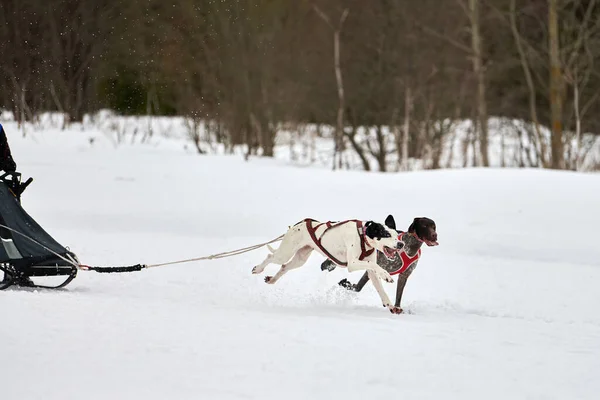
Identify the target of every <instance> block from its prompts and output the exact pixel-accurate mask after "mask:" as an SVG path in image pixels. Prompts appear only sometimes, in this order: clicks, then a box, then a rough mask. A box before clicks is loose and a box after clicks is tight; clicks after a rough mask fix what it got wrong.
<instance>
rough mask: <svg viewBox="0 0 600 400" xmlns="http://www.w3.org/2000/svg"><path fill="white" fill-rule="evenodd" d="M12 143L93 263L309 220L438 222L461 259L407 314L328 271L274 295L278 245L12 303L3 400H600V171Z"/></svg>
mask: <svg viewBox="0 0 600 400" xmlns="http://www.w3.org/2000/svg"><path fill="white" fill-rule="evenodd" d="M8 133H9V140H10V141H11V146H12V149H13V153H14V156H15V158H16V160H17V162H18V164H19V169H20V170H21V171H22V172H23V173H24V174H25V175H26V176H29V175H31V176H33V177H34V178H35V181H34V183H33V184H32V185H31V186H30V187H29V188H28V189H27V191H26V192H25V194H24V198H23V205H24V207H25V209H26V210H27V211H28V212H29V213H30V214H31V215H32V216H33V217H34V218H35V219H36V220H37V221H38V222H39V223H40V224H41V225H42V226H43V227H44V228H45V229H46V230H47V231H48V232H49V233H50V234H52V235H53V236H54V237H55V238H56V239H57V240H58V241H59V242H61V243H62V244H64V245H67V246H70V248H71V249H73V250H74V251H75V252H76V253H77V254H78V256H79V258H80V259H81V260H82V262H85V263H88V264H96V265H98V264H99V265H128V264H134V263H138V262H141V263H157V262H162V261H170V260H174V259H181V258H187V257H195V256H202V255H208V254H212V253H217V252H221V251H225V250H230V249H235V248H238V247H243V246H247V245H250V244H254V243H257V242H263V241H266V240H269V239H271V238H273V237H276V236H278V235H279V234H281V233H283V232H284V231H285V228H286V227H287V226H288V225H289V224H292V223H294V222H297V221H298V220H300V219H302V218H304V217H313V218H317V219H323V220H326V219H332V220H341V219H347V218H362V219H369V218H371V219H379V220H383V219H384V218H385V217H386V215H387V214H388V213H392V214H394V216H395V218H396V221H398V222H399V223H400V224H401V225H403V226H402V227H404V228H406V227H407V226H408V224H409V223H410V221H411V220H412V218H413V217H414V216H428V217H431V218H433V219H435V221H436V222H437V225H438V233H439V240H440V246H439V247H436V248H426V249H424V255H423V258H422V260H421V262H420V264H419V266H418V268H417V270H416V271H415V272H414V274H413V275H412V277H411V278H410V280H409V282H408V285H407V287H406V290H405V294H404V303H403V307H404V308H405V309H406V310H408V311H410V314H405V315H400V316H397V315H391V314H390V313H389V312H388V311H386V310H385V309H384V308H382V307H381V305H380V302H379V299H378V296H377V294H376V293H375V291H374V290H373V288H372V286H367V287H366V288H365V290H364V291H363V292H362V293H360V294H354V293H347V292H344V291H342V290H341V289H339V288H338V287H337V285H336V283H337V282H338V281H339V280H340V279H341V278H342V277H346V276H348V275H349V274H348V273H347V272H346V271H344V270H336V271H334V272H333V273H323V272H321V271H320V269H319V264H320V262H321V261H322V259H321V258H320V257H319V256H317V255H313V256H312V257H311V259H310V260H309V262H308V263H307V265H306V266H305V267H304V268H302V269H300V270H297V271H294V272H290V273H289V274H288V275H286V276H285V277H284V278H283V279H282V280H281V281H280V282H278V284H277V285H275V286H267V285H265V284H264V282H263V281H262V276H260V277H258V276H252V275H251V274H250V270H251V268H252V266H253V265H254V264H256V263H257V262H259V261H261V260H262V259H263V258H264V256H265V254H266V253H265V250H262V249H261V250H258V251H256V252H252V253H247V254H244V255H241V256H238V257H235V258H230V259H224V260H217V261H207V262H197V263H192V264H184V265H180V266H172V267H164V268H156V269H152V270H145V271H141V272H137V273H132V274H122V275H100V274H96V273H94V272H84V271H82V272H80V274H79V276H78V277H77V279H76V280H75V281H74V282H73V283H72V284H71V285H69V286H68V287H67V288H66V289H65V290H63V291H60V292H52V291H26V290H10V291H6V292H1V293H0V304H1V309H2V323H1V324H0V342H1V343H2V344H3V345H2V347H1V348H2V355H1V357H0V386H1V387H2V389H1V395H0V396H1V398H2V399H3V400H4V399H6V400H13V399H14V400H16V399H19V400H24V399H27V400H29V399H44V400H53V399H61V400H63V399H86V400H93V399H144V400H151V399H165V398H169V399H286V400H289V399H311V398H315V399H365V398H371V397H372V398H378V399H421V398H428V399H471V398H473V399H481V398H486V399H506V398H512V399H515V398H516V399H567V398H568V399H596V398H597V396H598V392H599V391H600V380H598V371H600V313H599V312H598V311H597V308H596V307H597V306H598V304H600V291H599V290H598V286H599V285H600V246H598V245H597V243H595V240H597V239H598V234H597V229H598V228H599V227H600V209H599V207H598V205H599V204H600V176H599V175H597V174H596V175H592V174H574V173H569V172H550V171H540V170H496V169H490V170H479V169H470V170H455V171H451V170H445V171H435V172H433V171H430V172H415V173H410V174H387V175H383V174H377V173H370V174H364V173H359V172H337V173H333V172H330V171H324V170H317V169H310V168H294V167H289V166H285V165H282V162H278V161H267V160H257V159H253V160H251V161H250V162H249V163H245V162H243V161H241V160H240V158H239V157H225V156H210V157H201V156H197V155H195V154H193V153H191V152H184V151H183V150H182V147H181V145H180V143H173V144H172V145H170V144H168V143H162V144H161V146H158V147H153V146H123V147H119V148H117V149H113V148H110V146H100V145H97V146H94V147H90V145H89V143H88V142H87V137H86V135H85V133H81V135H77V136H74V135H73V134H66V133H65V134H60V133H58V132H55V133H52V134H46V135H36V136H35V137H30V138H28V139H21V138H20V137H19V135H18V134H12V133H11V130H10V129H9V130H8ZM274 269H275V266H271V267H269V269H268V270H267V272H269V271H274ZM348 277H349V278H350V279H351V280H353V281H356V280H357V279H358V278H359V277H360V273H353V274H350V275H349V276H348ZM385 287H386V289H387V290H388V293H389V294H390V295H391V296H393V295H394V290H395V285H391V284H386V286H385Z"/></svg>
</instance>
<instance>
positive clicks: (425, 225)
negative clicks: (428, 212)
mask: <svg viewBox="0 0 600 400" xmlns="http://www.w3.org/2000/svg"><path fill="white" fill-rule="evenodd" d="M408 232H409V233H414V234H415V235H416V236H417V237H418V238H419V239H420V240H421V241H423V243H425V244H426V245H427V246H437V245H438V244H439V243H438V241H437V232H436V230H435V222H434V221H433V220H432V219H430V218H426V217H418V218H415V219H414V220H413V222H412V224H410V226H409V227H408Z"/></svg>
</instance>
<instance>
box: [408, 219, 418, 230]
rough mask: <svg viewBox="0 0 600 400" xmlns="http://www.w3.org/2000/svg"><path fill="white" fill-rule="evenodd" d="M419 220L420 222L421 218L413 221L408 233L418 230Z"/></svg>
mask: <svg viewBox="0 0 600 400" xmlns="http://www.w3.org/2000/svg"><path fill="white" fill-rule="evenodd" d="M418 220H419V218H415V219H413V222H412V224H410V226H409V227H408V232H410V233H412V232H414V231H415V230H416V229H417V221H418Z"/></svg>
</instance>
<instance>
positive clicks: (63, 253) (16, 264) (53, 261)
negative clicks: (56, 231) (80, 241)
mask: <svg viewBox="0 0 600 400" xmlns="http://www.w3.org/2000/svg"><path fill="white" fill-rule="evenodd" d="M32 180H33V179H32V178H29V179H28V180H27V181H26V182H21V174H20V173H18V172H8V173H5V174H3V175H1V176H0V290H3V289H6V288H8V287H10V286H13V285H18V286H26V287H36V288H48V289H58V288H61V287H64V286H66V285H68V284H69V283H70V282H71V281H72V280H73V279H74V278H75V277H76V275H77V268H76V267H75V265H77V264H78V262H77V257H76V256H75V254H73V253H72V252H70V251H69V250H68V249H67V248H65V247H64V246H62V245H61V244H59V243H58V242H57V241H56V240H54V238H52V236H50V235H49V234H48V233H47V232H46V231H45V230H44V229H43V228H42V227H41V226H40V225H39V224H38V223H37V222H36V221H35V220H34V219H33V218H32V217H31V216H30V215H29V214H28V213H27V212H26V211H25V210H24V209H23V207H21V201H20V198H21V194H22V193H23V191H24V190H25V188H26V187H27V186H28V185H29V184H30V183H31V181H32ZM69 260H72V262H68V261H69ZM32 277H33V278H38V277H60V278H58V279H60V280H61V281H60V283H58V284H52V285H41V284H36V283H34V282H33V281H32V280H31V278H32ZM63 278H64V279H63ZM37 280H38V279H36V281H37Z"/></svg>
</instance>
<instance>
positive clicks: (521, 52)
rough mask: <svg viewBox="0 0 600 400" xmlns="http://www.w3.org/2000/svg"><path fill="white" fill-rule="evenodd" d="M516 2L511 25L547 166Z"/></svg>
mask: <svg viewBox="0 0 600 400" xmlns="http://www.w3.org/2000/svg"><path fill="white" fill-rule="evenodd" d="M515 2H516V0H511V1H510V26H511V30H512V33H513V37H514V39H515V44H516V45H517V50H518V52H519V58H520V59H521V67H522V68H523V73H524V74H525V81H526V82H527V89H528V90H529V114H530V115H531V120H532V122H533V127H534V132H535V140H536V141H537V142H538V143H539V145H540V149H539V158H540V161H541V163H542V166H543V167H544V168H546V167H547V163H546V143H545V141H544V138H543V137H542V134H541V130H540V122H539V119H538V116H537V97H536V93H535V86H534V84H533V77H532V76H531V70H530V69H529V63H528V62H527V57H526V55H525V50H524V49H523V43H522V42H521V35H520V34H519V30H518V29H517V15H516V5H515ZM536 147H537V146H536ZM537 152H538V151H537V150H536V153H537Z"/></svg>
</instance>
